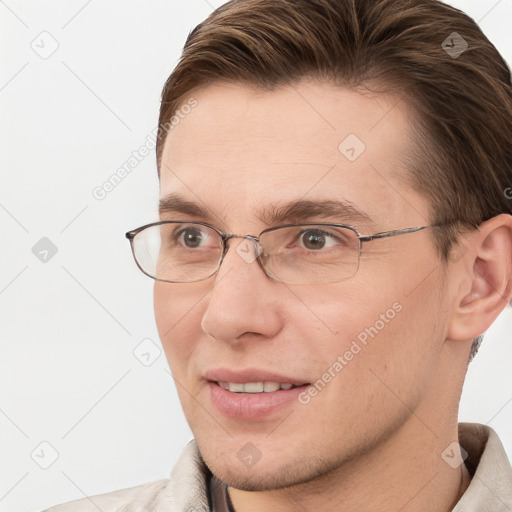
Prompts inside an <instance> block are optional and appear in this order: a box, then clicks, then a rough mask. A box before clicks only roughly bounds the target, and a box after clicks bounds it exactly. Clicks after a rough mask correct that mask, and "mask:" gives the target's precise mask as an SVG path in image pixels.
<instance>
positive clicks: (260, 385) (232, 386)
mask: <svg viewBox="0 0 512 512" xmlns="http://www.w3.org/2000/svg"><path fill="white" fill-rule="evenodd" d="M218 384H219V386H221V387H222V388H224V389H227V390H229V391H231V392H233V393H271V392H272V391H278V390H279V389H292V388H293V387H295V385H294V384H290V383H289V382H285V383H280V382H246V383H245V384H244V383H242V382H221V381H219V382H218Z"/></svg>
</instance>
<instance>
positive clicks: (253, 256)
mask: <svg viewBox="0 0 512 512" xmlns="http://www.w3.org/2000/svg"><path fill="white" fill-rule="evenodd" d="M232 238H245V239H246V240H251V241H252V242H253V244H255V251H254V252H252V251H251V250H250V249H249V248H247V249H246V250H244V249H243V248H241V247H242V243H241V244H240V245H239V246H238V247H237V248H236V249H235V250H236V252H237V254H238V255H239V256H240V257H241V258H242V259H243V260H244V261H245V262H246V263H252V262H253V261H254V260H257V261H258V263H259V265H260V266H261V267H262V269H263V271H264V272H265V274H267V271H266V269H265V267H264V266H263V264H262V262H261V260H260V255H261V254H262V253H263V247H262V246H261V244H260V239H259V237H257V236H254V235H238V234H235V233H226V234H222V241H223V244H224V247H223V251H222V256H221V258H220V262H219V268H218V269H217V270H219V269H220V266H221V265H222V262H223V261H224V257H225V256H226V254H227V252H228V250H229V246H228V242H229V240H231V239H232ZM267 275H268V274H267Z"/></svg>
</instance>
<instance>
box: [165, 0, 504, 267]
mask: <svg viewBox="0 0 512 512" xmlns="http://www.w3.org/2000/svg"><path fill="white" fill-rule="evenodd" d="M450 38H451V39H450ZM443 42H444V44H443ZM456 43H457V45H458V46H457V48H458V49H459V50H464V51H463V53H461V54H460V55H457V53H459V52H457V53H454V52H453V51H450V48H455V46H456ZM466 44H467V48H465V45H466ZM443 46H444V47H443ZM305 78H312V79H318V80H324V81H327V82H330V83H334V84H336V85H340V86H345V87H360V86H361V87H363V86H364V87H369V88H371V89H372V90H378V91H381V92H393V93H395V94H399V95H400V96H402V97H403V99H404V100H405V101H406V102H408V104H409V105H411V106H412V107H413V112H415V113H416V116H415V117H416V119H415V120H414V126H413V130H412V132H413V133H412V137H413V141H414V143H413V146H414V148H413V154H414V158H411V161H410V162H407V166H408V168H409V169H410V172H409V173H407V174H408V176H407V179H409V180H410V181H411V183H412V185H413V186H414V188H415V189H416V190H418V191H420V192H422V193H423V194H424V195H425V196H426V197H427V198H428V199H429V200H430V203H431V205H432V218H431V219H430V221H431V222H432V223H433V224H442V223H443V224H445V223H448V224H449V223H454V224H452V227H451V228H448V229H446V228H443V229H439V230H436V231H435V234H436V241H437V244H438V248H439V250H440V253H441V255H442V256H443V257H444V258H445V259H446V258H448V254H449V250H450V246H451V240H452V239H453V236H454V234H455V232H456V226H457V224H459V227H460V224H462V225H466V224H467V225H472V226H477V225H478V224H479V223H481V222H483V221H484V220H487V219H489V218H491V217H494V216H495V215H498V214H500V213H508V214H510V213H512V194H507V190H508V191H512V189H511V188H510V187H512V143H511V140H512V87H511V76H510V70H509V68H508V66H507V64H506V62H505V61H504V59H503V58H502V57H501V55H500V54H499V53H498V51H497V50H496V48H495V47H494V46H493V45H492V43H491V42H490V41H489V40H488V39H487V37H486V36H485V35H484V34H483V33H482V31H481V30H480V28H479V27H478V25H477V24H476V23H475V21H474V20H472V19H471V18H470V17H469V16H467V15H466V14H464V13H462V12H461V11H459V10H457V9H455V8H453V7H450V6H448V5H446V4H443V3H441V2H438V1H436V0H232V1H230V2H228V3H226V4H224V5H222V6H221V7H220V8H219V9H217V10H216V11H215V12H214V13H213V14H212V15H211V16H210V17H209V18H208V19H206V20H205V21H204V22H203V23H201V24H199V25H198V26H197V27H196V28H195V29H194V30H193V31H192V32H191V33H190V35H189V37H188V39H187V41H186V44H185V47H184V50H183V54H182V57H181V60H180V61H179V63H178V65H177V66H176V68H175V69H174V71H173V72H172V74H171V75H170V77H169V79H168V80H167V82H166V84H165V86H164V89H163V93H162V104H161V109H160V118H159V132H158V140H157V164H158V168H159V169H160V165H161V156H162V150H163V146H164V143H165V138H166V136H167V133H168V131H167V129H166V123H169V120H170V119H171V117H172V116H173V114H174V113H175V112H176V110H177V109H178V107H179V106H180V105H181V104H182V103H183V102H184V101H185V99H186V97H187V96H189V95H190V94H191V92H192V91H193V90H194V89H196V88H198V87H204V86H207V85H209V84H212V83H214V82H218V81H230V82H240V83H244V84H247V85H250V86H253V87H257V88H264V89H267V90H272V89H274V88H276V87H279V86H284V85H289V84H293V83H296V82H298V81H300V80H301V79H305ZM167 126H169V125H168V124H167ZM509 196H510V197H509Z"/></svg>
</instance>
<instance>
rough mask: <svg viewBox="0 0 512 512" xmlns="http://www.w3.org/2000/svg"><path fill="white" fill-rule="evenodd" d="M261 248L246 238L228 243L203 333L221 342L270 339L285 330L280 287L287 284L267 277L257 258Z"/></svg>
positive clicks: (202, 326)
mask: <svg viewBox="0 0 512 512" xmlns="http://www.w3.org/2000/svg"><path fill="white" fill-rule="evenodd" d="M258 247H259V246H258V245H257V243H256V242H255V241H253V240H250V239H247V238H245V239H244V238H242V239H231V240H230V241H229V242H228V248H227V252H226V254H225V256H224V260H223V261H222V264H221V267H220V269H219V271H218V272H217V274H216V275H215V282H214V285H213V288H212V290H211V293H210V295H209V297H210V299H209V302H208V305H207V307H206V310H205V312H204V315H203V318H202V321H201V328H202V330H203V331H204V332H205V333H206V334H208V335H210V336H212V337H213V338H215V339H216V340H218V341H224V342H226V343H232V344H237V343H240V342H241V340H242V339H244V338H247V337H248V336H249V335H251V336H252V337H254V336H255V335H259V337H261V338H271V337H274V336H276V335H277V334H278V333H279V331H280V330H281V328H282V312H281V310H280V307H281V306H280V305H281V304H282V300H281V301H280V300H279V299H278V297H279V290H278V288H281V287H282V286H284V285H283V284H281V283H276V282H275V281H272V280H271V279H270V278H268V277H267V275H266V274H265V272H264V271H263V269H262V267H261V266H260V265H259V263H258V260H257V259H256V257H257V255H258V254H259V251H258Z"/></svg>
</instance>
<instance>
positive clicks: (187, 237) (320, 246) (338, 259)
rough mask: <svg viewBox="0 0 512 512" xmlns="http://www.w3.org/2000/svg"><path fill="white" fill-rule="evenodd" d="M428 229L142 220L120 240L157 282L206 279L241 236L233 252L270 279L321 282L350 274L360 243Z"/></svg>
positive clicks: (186, 281)
mask: <svg viewBox="0 0 512 512" xmlns="http://www.w3.org/2000/svg"><path fill="white" fill-rule="evenodd" d="M432 227H434V226H433V225H432V226H421V227H416V228H407V229H395V230H393V231H385V232H381V233H375V234H373V235H361V234H359V232H358V231H357V229H356V228H355V227H353V226H347V225H344V224H324V223H319V224H288V225H285V226H277V227H272V228H268V229H265V230H264V231H262V232H261V233H260V234H259V236H253V235H236V234H232V233H223V232H222V231H220V230H218V229H217V228H215V227H214V226H211V225H209V224H205V223H202V222H188V221H174V220H173V221H160V222H154V223H152V224H146V225H145V226H141V227H140V228H137V229H134V230H132V231H129V232H128V233H126V238H128V240H129V241H130V245H131V249H132V253H133V257H134V258H135V262H136V264H137V266H138V267H139V268H140V270H142V272H144V274H146V275H148V276H149V277H152V278H153V279H156V280H158V281H166V282H170V283H192V282H195V281H202V280H205V279H208V278H210V277H211V276H213V275H214V274H215V273H216V272H217V271H218V270H219V268H220V265H221V264H222V261H223V259H224V256H225V255H226V253H227V251H228V248H229V247H228V241H229V240H231V239H232V238H244V239H246V240H248V241H250V242H249V243H246V244H244V243H243V242H242V243H240V244H239V246H238V247H237V249H236V251H237V253H238V254H239V255H240V256H241V257H242V258H244V259H245V261H246V262H248V263H250V262H253V261H258V263H259V264H260V266H261V268H262V269H263V271H264V272H265V274H266V275H267V276H268V277H270V278H271V279H273V280H275V281H278V282H282V283H287V284H322V283H331V282H337V281H342V280H344V279H348V278H350V277H352V276H354V274H355V273H356V272H357V270H358V268H359V260H360V256H361V250H362V243H363V242H370V241H372V240H376V239H379V238H388V237H392V236H398V235H405V234H408V233H414V232H416V231H421V230H423V229H427V228H432ZM251 242H252V243H251ZM250 246H252V247H250Z"/></svg>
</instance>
